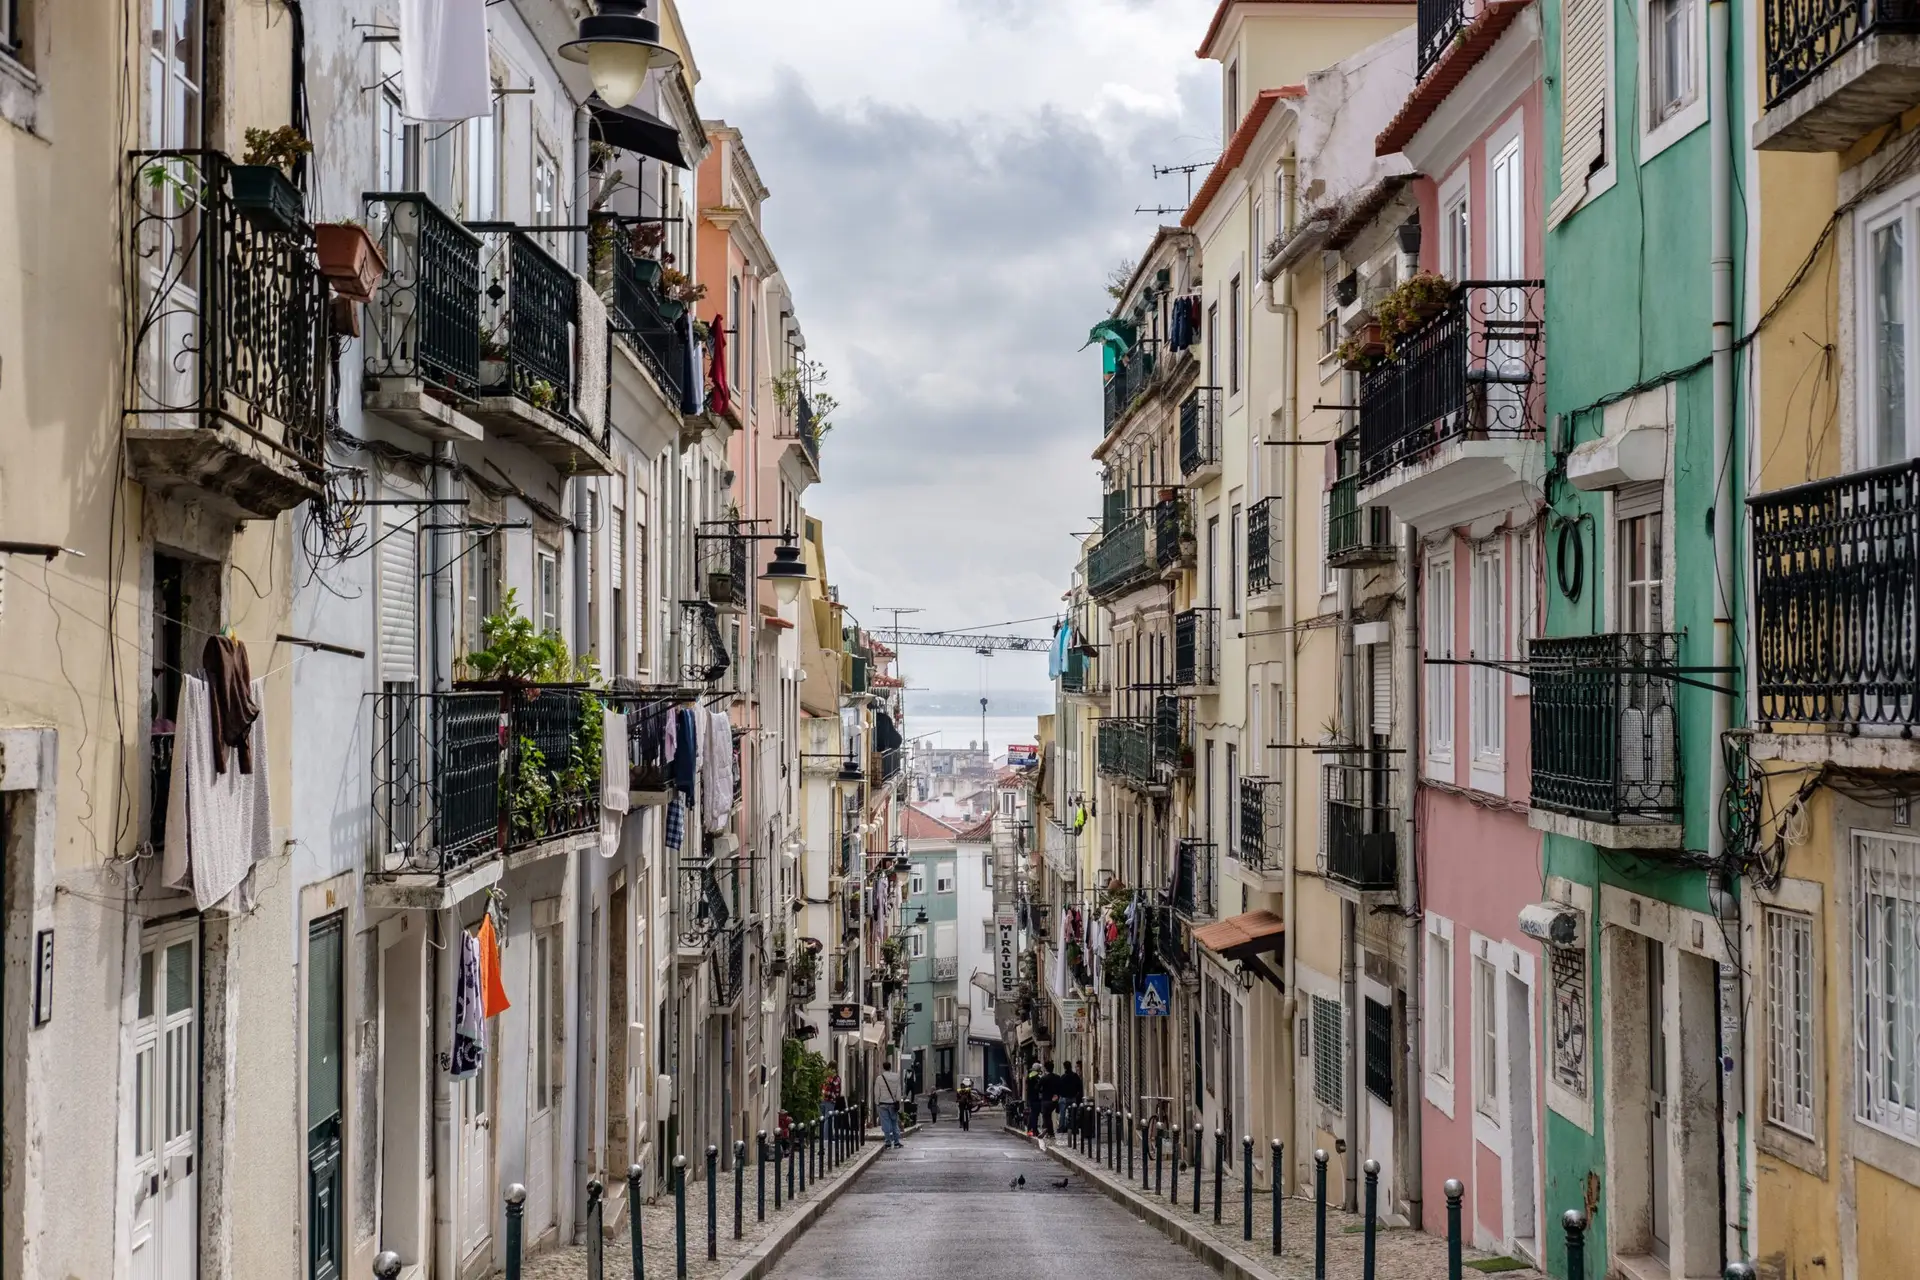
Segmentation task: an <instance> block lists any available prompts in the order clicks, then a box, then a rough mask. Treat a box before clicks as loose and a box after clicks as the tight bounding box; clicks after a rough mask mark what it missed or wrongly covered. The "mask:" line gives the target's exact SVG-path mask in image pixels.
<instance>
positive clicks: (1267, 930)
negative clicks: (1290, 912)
mask: <svg viewBox="0 0 1920 1280" xmlns="http://www.w3.org/2000/svg"><path fill="white" fill-rule="evenodd" d="M1193 940H1194V941H1195V942H1197V943H1199V944H1200V945H1201V946H1203V947H1205V948H1206V949H1207V950H1209V951H1211V952H1213V954H1215V955H1217V956H1219V957H1220V958H1221V959H1222V960H1238V961H1240V962H1241V963H1242V964H1244V965H1246V966H1247V968H1249V969H1251V970H1253V971H1254V972H1255V973H1257V974H1259V975H1260V976H1261V977H1263V978H1265V979H1266V980H1267V981H1268V982H1271V983H1272V984H1273V985H1274V986H1276V987H1280V988H1282V989H1284V984H1283V983H1282V982H1281V981H1280V975H1279V974H1277V973H1275V972H1274V971H1273V968H1272V966H1270V965H1269V964H1268V963H1267V962H1266V961H1265V960H1264V959H1262V958H1261V957H1263V956H1265V955H1267V954H1268V953H1269V952H1275V951H1280V950H1282V949H1283V948H1284V947H1285V946H1286V944H1287V925H1286V921H1284V920H1282V919H1281V918H1280V917H1279V916H1277V915H1275V914H1273V912H1271V911H1247V912H1243V913H1242V914H1240V915H1237V916H1228V917H1227V918H1226V919H1225V920H1218V921H1215V922H1214V923H1213V924H1209V925H1202V926H1201V927H1200V928H1198V929H1195V930H1194V931H1193Z"/></svg>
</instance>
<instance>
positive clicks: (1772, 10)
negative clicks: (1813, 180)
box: [1753, 0, 1920, 151]
mask: <svg viewBox="0 0 1920 1280" xmlns="http://www.w3.org/2000/svg"><path fill="white" fill-rule="evenodd" d="M1761 25H1762V26H1763V27H1764V29H1765V43H1766V49H1765V54H1764V56H1765V59H1766V89H1765V91H1766V99H1767V105H1766V110H1765V112H1763V113H1762V115H1761V117H1760V119H1759V121H1758V122H1757V123H1755V125H1754V127H1753V144H1754V146H1756V147H1758V148H1760V149H1762V150H1774V151H1845V150H1847V149H1848V148H1849V147H1851V146H1853V145H1854V144H1855V143H1856V142H1859V141H1860V139H1862V138H1864V137H1865V136H1866V135H1867V134H1868V133H1870V132H1872V131H1873V130H1874V129H1875V128H1877V127H1878V126H1880V125H1883V124H1886V123H1888V122H1890V121H1893V120H1897V119H1899V118H1900V116H1901V115H1902V113H1904V112H1906V111H1907V110H1909V109H1910V108H1911V107H1912V106H1913V105H1914V103H1915V102H1916V101H1920V4H1917V3H1915V0H1763V3H1762V6H1761Z"/></svg>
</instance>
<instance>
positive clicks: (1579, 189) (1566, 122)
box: [1547, 0, 1609, 225]
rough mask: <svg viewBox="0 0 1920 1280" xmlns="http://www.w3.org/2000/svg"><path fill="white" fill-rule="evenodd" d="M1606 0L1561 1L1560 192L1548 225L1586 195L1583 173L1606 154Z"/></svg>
mask: <svg viewBox="0 0 1920 1280" xmlns="http://www.w3.org/2000/svg"><path fill="white" fill-rule="evenodd" d="M1608 25H1609V24H1608V22H1607V0H1567V3H1566V5H1565V6H1564V8H1563V9H1562V10H1561V30H1560V194H1559V196H1558V197H1556V198H1555V200H1554V202H1553V207H1552V208H1551V209H1550V210H1548V214H1547V221H1548V224H1549V225H1551V224H1554V223H1557V222H1559V221H1560V219H1562V218H1564V217H1566V216H1567V214H1569V213H1571V212H1573V210H1574V208H1575V207H1576V206H1577V205H1578V204H1579V203H1580V201H1581V200H1582V199H1583V198H1584V197H1585V196H1586V193H1587V175H1588V174H1590V173H1592V172H1593V170H1594V168H1595V167H1596V166H1598V165H1599V164H1601V163H1602V162H1603V161H1604V160H1605V158H1606V126H1607V28H1608Z"/></svg>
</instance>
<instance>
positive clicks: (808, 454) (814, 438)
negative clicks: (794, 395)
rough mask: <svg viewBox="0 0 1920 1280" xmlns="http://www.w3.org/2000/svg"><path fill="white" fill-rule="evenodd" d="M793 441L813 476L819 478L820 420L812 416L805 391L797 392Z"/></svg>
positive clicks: (810, 404) (811, 406)
mask: <svg viewBox="0 0 1920 1280" xmlns="http://www.w3.org/2000/svg"><path fill="white" fill-rule="evenodd" d="M793 438H794V443H795V444H797V445H799V446H800V454H801V456H802V457H804V458H805V459H806V460H807V466H808V467H809V468H810V469H811V470H812V472H813V478H814V479H816V480H818V479H819V478H820V420H819V419H818V418H816V417H814V416H813V402H812V401H811V400H808V399H807V394H806V392H804V391H803V392H801V393H800V394H799V399H798V400H797V402H796V406H795V409H794V417H793Z"/></svg>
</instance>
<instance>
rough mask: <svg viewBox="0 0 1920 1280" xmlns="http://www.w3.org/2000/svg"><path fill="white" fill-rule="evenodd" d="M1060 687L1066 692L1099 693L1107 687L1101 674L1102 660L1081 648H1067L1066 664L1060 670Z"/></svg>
mask: <svg viewBox="0 0 1920 1280" xmlns="http://www.w3.org/2000/svg"><path fill="white" fill-rule="evenodd" d="M1060 688H1061V691H1062V692H1064V693H1079V694H1089V695H1091V694H1098V693H1100V692H1102V691H1103V690H1104V688H1105V684H1104V681H1103V678H1102V676H1101V674H1100V660H1099V659H1098V658H1093V657H1089V656H1087V654H1086V653H1085V652H1083V651H1082V650H1080V649H1077V648H1073V649H1068V650H1067V663H1066V666H1064V667H1063V668H1061V671H1060Z"/></svg>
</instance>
